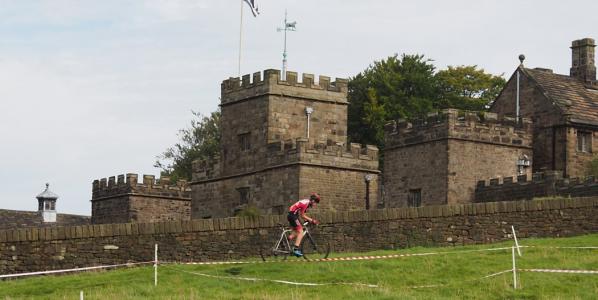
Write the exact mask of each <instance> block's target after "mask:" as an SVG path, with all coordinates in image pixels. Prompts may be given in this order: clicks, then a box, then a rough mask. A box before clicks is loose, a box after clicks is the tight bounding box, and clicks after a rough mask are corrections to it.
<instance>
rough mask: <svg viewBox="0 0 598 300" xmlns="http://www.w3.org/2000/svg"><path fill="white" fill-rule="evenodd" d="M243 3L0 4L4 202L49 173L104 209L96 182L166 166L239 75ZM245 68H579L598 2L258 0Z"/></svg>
mask: <svg viewBox="0 0 598 300" xmlns="http://www.w3.org/2000/svg"><path fill="white" fill-rule="evenodd" d="M240 1H241V0H102V1H91V0H46V1H44V0H38V1H35V0H0V145H1V146H0V208H5V209H18V210H35V209H36V208H37V204H36V201H37V200H36V199H35V196H36V195H37V194H39V193H40V192H42V191H43V189H44V184H45V183H46V182H49V183H50V184H51V185H50V189H51V190H52V191H53V192H54V193H56V194H58V195H59V196H60V198H59V199H58V204H57V209H58V211H59V212H63V213H76V214H87V215H89V214H91V204H90V202H89V200H90V199H91V183H92V181H93V180H94V179H98V178H102V177H109V176H114V175H118V174H124V173H139V174H140V175H141V174H154V175H158V174H159V170H157V169H155V168H153V167H152V166H153V163H154V161H155V157H156V155H158V154H160V153H161V152H163V151H164V150H165V149H166V148H167V147H169V146H171V145H172V144H174V143H175V142H176V141H177V131H178V130H179V129H181V128H184V127H186V126H188V124H189V121H190V119H191V117H192V115H191V110H195V111H200V112H202V113H204V114H209V113H210V112H212V111H214V110H215V109H216V108H217V105H218V97H219V93H220V83H221V81H222V80H223V79H225V78H228V77H230V76H236V75H237V59H238V51H239V49H238V46H239V16H240V7H241V6H240V4H241V3H240ZM256 2H257V4H258V7H259V10H260V12H261V15H259V16H258V17H257V18H254V17H253V16H252V15H251V13H250V11H249V9H248V6H247V5H245V6H244V7H243V8H244V26H243V29H244V30H243V56H242V57H243V62H242V67H241V69H242V73H253V72H255V71H260V70H264V69H268V68H276V69H280V68H281V58H282V46H283V36H282V34H281V33H278V32H276V28H277V27H278V26H281V25H282V21H283V18H284V11H285V8H287V9H288V14H289V19H290V20H291V21H297V31H296V32H292V33H290V34H289V37H288V49H289V55H288V61H289V63H288V64H289V70H293V71H297V72H300V73H303V72H306V73H313V74H316V75H319V74H322V75H328V76H331V77H343V78H347V77H351V76H354V75H355V74H357V73H358V72H360V71H362V70H363V69H365V68H366V67H367V66H368V65H369V64H370V63H372V62H373V61H374V60H380V59H382V58H385V57H387V56H390V55H392V54H394V53H399V54H401V53H408V54H415V53H419V54H424V55H425V56H426V57H427V58H431V59H433V60H434V64H435V65H436V66H437V67H439V68H445V67H446V66H448V65H474V64H475V65H478V66H479V67H482V68H484V69H485V70H486V71H488V72H491V73H494V74H505V76H509V75H510V74H511V73H512V72H513V70H514V69H515V67H516V66H517V64H518V60H517V56H518V55H519V54H520V53H524V54H525V55H526V56H527V60H526V62H525V64H526V66H529V67H547V68H552V69H554V71H555V72H557V73H564V74H568V72H569V67H570V59H571V58H570V49H569V46H570V43H571V41H572V40H574V39H578V38H583V37H593V38H597V37H598V22H596V12H597V11H598V1H575V0H570V1H480V0H477V1H473V0H471V1H440V0H439V1H421V0H420V1H403V0H400V1H399V0H396V1H390V0H369V1H363V0H302V1H299V0H256Z"/></svg>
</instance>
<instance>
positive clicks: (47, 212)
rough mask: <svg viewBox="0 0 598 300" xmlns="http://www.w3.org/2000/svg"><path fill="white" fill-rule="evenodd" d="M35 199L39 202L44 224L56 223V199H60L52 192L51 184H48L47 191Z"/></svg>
mask: <svg viewBox="0 0 598 300" xmlns="http://www.w3.org/2000/svg"><path fill="white" fill-rule="evenodd" d="M35 198H37V202H38V208H37V210H38V211H39V213H40V214H41V215H42V217H43V219H44V223H54V222H56V199H58V195H56V194H54V193H52V192H51V191H50V184H49V183H46V189H45V190H44V191H43V192H42V193H41V194H39V195H37V197H35Z"/></svg>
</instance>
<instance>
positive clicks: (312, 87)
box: [191, 70, 379, 218]
mask: <svg viewBox="0 0 598 300" xmlns="http://www.w3.org/2000/svg"><path fill="white" fill-rule="evenodd" d="M347 105H348V102H347V80H345V79H337V80H336V81H334V82H331V81H330V78H329V77H326V76H320V77H319V80H318V82H317V83H316V82H315V80H314V76H313V75H311V74H303V78H302V80H301V82H299V81H298V79H297V73H295V72H287V74H286V79H285V80H283V79H281V76H280V72H279V71H278V70H266V71H264V73H263V78H262V74H261V73H260V72H257V73H254V74H253V80H251V78H250V76H249V75H245V76H243V77H242V79H239V78H230V79H227V80H225V81H224V82H223V83H222V96H221V103H220V107H221V111H222V115H221V130H222V131H221V132H222V136H221V149H220V156H219V158H218V159H216V160H214V161H201V162H195V163H194V167H193V181H192V182H191V187H192V190H193V192H192V199H193V200H192V203H191V212H192V217H193V218H208V217H227V216H233V215H235V213H237V212H239V211H241V210H243V209H247V208H248V207H255V208H257V209H258V210H259V211H260V213H263V214H280V213H283V212H284V211H286V209H287V208H288V206H290V205H291V204H292V201H296V200H297V199H299V198H301V197H306V196H308V195H309V193H310V192H318V193H320V195H321V196H322V199H323V200H322V203H321V204H320V207H319V209H318V210H320V211H322V210H329V211H343V210H357V209H365V208H366V203H367V202H368V201H369V203H370V205H372V206H375V205H376V203H377V199H378V173H379V171H378V149H377V148H376V147H374V146H370V145H359V144H350V145H348V144H347V134H346V133H347Z"/></svg>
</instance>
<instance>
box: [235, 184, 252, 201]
mask: <svg viewBox="0 0 598 300" xmlns="http://www.w3.org/2000/svg"><path fill="white" fill-rule="evenodd" d="M237 191H239V203H240V204H248V203H249V198H250V195H249V187H242V188H238V189H237Z"/></svg>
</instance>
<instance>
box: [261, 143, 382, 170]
mask: <svg viewBox="0 0 598 300" xmlns="http://www.w3.org/2000/svg"><path fill="white" fill-rule="evenodd" d="M266 156H267V159H268V165H273V164H281V163H285V162H289V161H301V162H311V163H317V162H321V163H322V164H327V165H334V166H346V167H348V166H349V165H352V166H358V165H362V166H363V168H366V169H369V168H370V167H369V165H370V164H369V163H368V162H376V163H377V162H378V147H376V146H373V145H362V144H357V143H350V144H349V145H344V144H326V143H323V142H319V141H315V140H313V139H309V140H308V139H306V138H298V139H294V140H286V141H276V142H273V143H269V144H268V145H267V147H266ZM360 162H363V163H364V164H360Z"/></svg>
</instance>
